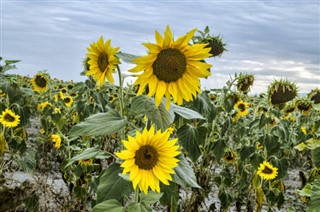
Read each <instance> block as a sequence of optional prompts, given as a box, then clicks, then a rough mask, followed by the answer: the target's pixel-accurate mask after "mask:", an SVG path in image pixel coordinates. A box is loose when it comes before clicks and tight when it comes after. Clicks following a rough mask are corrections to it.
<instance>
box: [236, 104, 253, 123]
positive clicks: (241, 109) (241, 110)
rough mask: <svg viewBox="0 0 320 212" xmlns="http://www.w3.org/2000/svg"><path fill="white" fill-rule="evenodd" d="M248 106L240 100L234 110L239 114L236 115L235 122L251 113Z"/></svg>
mask: <svg viewBox="0 0 320 212" xmlns="http://www.w3.org/2000/svg"><path fill="white" fill-rule="evenodd" d="M248 107H249V106H248V104H247V103H245V102H243V101H242V100H239V101H238V102H237V103H236V104H235V105H234V106H233V108H234V109H235V110H237V113H236V114H235V115H234V117H233V121H234V122H235V121H237V120H238V119H239V118H240V117H242V116H245V115H247V114H248V113H249V111H248V109H247V108H248Z"/></svg>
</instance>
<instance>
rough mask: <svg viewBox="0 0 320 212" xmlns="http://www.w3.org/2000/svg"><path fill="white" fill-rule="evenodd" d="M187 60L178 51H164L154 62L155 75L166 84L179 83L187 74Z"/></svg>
mask: <svg viewBox="0 0 320 212" xmlns="http://www.w3.org/2000/svg"><path fill="white" fill-rule="evenodd" d="M186 66H187V60H186V57H185V56H184V54H183V53H182V52H181V51H179V50H178V49H171V48H169V49H164V50H162V51H161V52H160V53H159V54H158V57H157V59H156V60H155V61H154V62H153V64H152V68H153V73H154V74H155V75H156V76H157V78H158V79H159V80H163V81H165V82H173V81H177V80H178V79H179V78H180V77H181V76H182V75H183V73H184V72H185V70H186Z"/></svg>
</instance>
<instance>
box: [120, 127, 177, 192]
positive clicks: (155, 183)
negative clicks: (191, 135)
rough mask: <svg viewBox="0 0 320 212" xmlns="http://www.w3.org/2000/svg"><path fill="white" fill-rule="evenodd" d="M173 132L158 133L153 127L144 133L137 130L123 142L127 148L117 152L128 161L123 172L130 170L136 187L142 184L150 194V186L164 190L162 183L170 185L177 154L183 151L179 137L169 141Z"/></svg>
mask: <svg viewBox="0 0 320 212" xmlns="http://www.w3.org/2000/svg"><path fill="white" fill-rule="evenodd" d="M171 132H172V131H171V130H166V131H164V132H161V130H158V131H157V132H156V133H155V130H154V127H153V126H151V128H150V130H147V129H146V128H145V129H144V130H143V132H142V133H140V132H138V131H137V132H136V137H135V138H134V137H131V136H128V141H125V140H123V141H122V143H123V145H124V147H125V150H122V151H121V152H117V153H116V155H117V156H118V157H119V158H121V159H122V160H124V162H123V163H122V164H121V167H123V168H124V169H123V174H126V173H128V172H129V173H130V180H132V184H133V187H134V189H136V187H137V185H138V186H139V188H140V190H141V191H143V192H144V193H148V189H149V187H150V188H151V189H152V190H153V191H156V192H160V182H162V183H163V184H165V185H169V181H170V180H172V177H171V174H175V172H174V170H173V169H174V168H175V167H176V166H178V162H179V160H178V159H177V158H175V157H176V156H177V155H179V154H180V152H179V151H178V148H179V146H178V145H175V144H176V143H177V140H178V139H172V140H169V137H170V134H171Z"/></svg>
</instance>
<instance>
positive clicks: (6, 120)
mask: <svg viewBox="0 0 320 212" xmlns="http://www.w3.org/2000/svg"><path fill="white" fill-rule="evenodd" d="M0 123H1V124H2V125H3V126H5V127H8V128H13V127H16V126H18V125H19V123H20V116H19V115H16V114H15V113H14V112H13V111H12V110H10V109H6V110H5V111H3V112H2V114H1V115H0Z"/></svg>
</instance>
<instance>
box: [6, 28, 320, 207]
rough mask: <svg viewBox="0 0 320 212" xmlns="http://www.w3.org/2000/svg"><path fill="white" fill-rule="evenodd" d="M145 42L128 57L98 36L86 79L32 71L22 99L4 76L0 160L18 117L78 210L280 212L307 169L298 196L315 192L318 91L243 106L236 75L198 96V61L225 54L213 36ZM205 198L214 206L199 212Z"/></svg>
mask: <svg viewBox="0 0 320 212" xmlns="http://www.w3.org/2000/svg"><path fill="white" fill-rule="evenodd" d="M197 32H198V33H199V34H196V33H197ZM155 40H156V42H155V43H143V45H144V46H145V47H146V49H147V52H148V54H147V55H146V56H141V57H138V56H136V55H131V54H127V53H123V52H121V51H120V48H114V47H112V46H111V41H110V40H107V41H105V40H104V38H103V37H102V36H101V37H100V38H99V39H98V41H97V42H93V43H91V44H90V46H89V48H88V49H87V50H88V52H87V54H86V58H85V60H84V71H83V72H82V73H83V74H85V75H87V76H89V79H87V80H86V81H85V82H78V83H74V82H72V81H70V82H63V81H60V80H58V79H51V78H50V76H49V74H48V73H47V72H45V71H44V72H39V73H37V74H36V75H35V76H34V77H33V78H32V79H30V78H26V79H22V80H21V81H19V82H20V83H21V85H19V86H18V87H19V89H20V90H21V92H20V90H19V92H20V93H21V96H24V98H23V101H18V102H17V101H16V99H17V98H15V95H14V94H13V93H19V92H17V90H16V91H14V89H16V87H17V86H16V84H14V80H11V79H15V76H9V75H4V76H5V80H4V81H3V82H0V89H1V90H0V99H1V101H0V112H1V115H0V124H1V126H2V128H0V130H1V131H0V154H1V156H2V155H3V154H5V153H6V152H8V150H10V151H11V149H12V148H14V144H15V141H14V139H12V138H16V137H17V135H20V134H22V133H21V130H17V129H20V128H22V129H24V128H25V127H26V126H27V125H28V124H29V123H30V122H29V121H30V120H29V119H30V115H29V116H27V115H26V114H31V115H32V116H33V118H35V117H36V118H38V119H39V135H38V145H39V146H40V145H42V146H41V147H43V148H39V150H40V149H42V150H45V151H47V152H45V153H44V154H45V155H48V154H50V155H51V156H53V157H55V158H56V160H57V161H58V162H59V163H60V164H61V166H60V168H61V172H62V173H63V177H64V180H65V182H66V183H67V184H68V187H69V188H70V192H71V193H72V195H73V196H74V197H75V198H78V200H79V205H80V206H79V210H80V208H81V207H86V206H88V202H90V203H91V205H90V204H89V205H90V206H91V207H92V208H93V211H95V210H96V211H99V210H109V209H111V208H113V209H114V210H119V211H125V210H128V211H136V210H138V209H137V208H139V209H140V210H142V211H151V210H152V207H153V206H154V203H155V202H157V201H159V202H160V203H161V205H162V206H159V205H158V207H167V208H168V209H169V210H170V211H178V210H185V211H191V210H209V209H211V210H214V208H216V207H217V205H219V206H220V208H221V210H228V208H230V207H236V208H237V210H238V211H239V210H245V208H246V209H247V210H248V211H252V210H254V209H256V210H262V209H266V208H267V207H268V208H269V209H270V210H271V208H272V207H275V206H277V207H279V208H280V207H282V206H283V205H284V203H285V198H284V196H285V195H286V194H287V193H286V191H285V189H284V187H285V186H284V185H285V180H286V178H287V173H288V170H289V169H291V168H294V167H301V168H305V167H306V166H307V169H306V171H305V174H306V175H308V174H309V176H308V179H307V180H306V182H305V184H304V185H303V186H307V187H308V186H313V185H314V184H315V182H316V180H317V179H318V178H319V167H320V164H319V163H320V162H319V158H318V157H317V156H318V155H319V152H320V147H319V143H318V141H319V137H320V117H319V103H320V101H319V96H320V90H319V89H314V90H312V91H311V92H310V93H309V94H308V96H307V97H305V98H301V97H298V90H297V86H296V85H295V84H294V83H292V82H289V81H287V80H280V81H277V80H275V81H274V82H273V83H271V84H270V86H269V88H268V92H267V93H266V94H261V95H260V96H249V95H248V93H249V92H250V90H251V88H252V85H253V84H254V79H255V77H254V75H253V74H247V73H240V74H239V75H235V78H234V79H232V80H230V81H228V82H227V85H226V86H225V87H223V88H222V89H211V90H208V91H201V83H200V79H201V78H207V77H208V76H210V74H211V73H210V68H211V66H212V65H211V64H209V63H207V62H206V60H207V59H209V58H211V57H216V56H221V55H222V53H223V52H224V51H226V48H225V46H226V44H224V43H223V42H222V39H221V37H220V36H213V35H210V34H209V28H206V29H205V30H204V31H203V32H202V31H197V30H196V29H193V30H191V31H189V32H188V33H186V34H185V35H183V36H180V37H178V38H177V39H174V37H173V34H172V31H171V29H170V27H169V26H167V28H166V30H165V32H164V34H163V35H161V34H160V33H159V32H158V31H156V32H155ZM122 61H123V62H129V63H134V64H135V67H133V68H132V69H130V70H128V72H129V73H130V74H131V75H132V76H134V77H135V78H136V80H135V82H134V85H127V86H124V85H123V81H124V78H125V76H124V75H123V72H121V70H120V64H121V62H122ZM9 65H10V64H9ZM115 73H117V74H118V80H119V83H118V85H115V80H114V74H115ZM0 74H1V73H0ZM26 82H27V83H26ZM8 84H10V86H9V87H10V89H11V90H10V89H9V87H8V86H7V85H8ZM31 86H32V87H31ZM21 96H19V98H20V97H21ZM17 105H20V106H17ZM23 105H27V107H23ZM19 133H20V134H19ZM22 137H23V136H22ZM8 144H9V146H8ZM20 145H22V142H21V139H20ZM303 145H304V146H303ZM297 146H298V147H297ZM26 148H27V147H26ZM311 151H312V154H311ZM1 156H0V157H1ZM1 160H3V158H2V157H1ZM215 188H218V189H215ZM181 190H183V191H184V192H182V193H185V194H186V195H185V196H183V195H181V193H180V191H181ZM106 191H107V192H106ZM215 192H217V194H218V195H217V196H218V199H219V200H217V201H219V202H217V201H216V202H212V203H211V204H210V205H209V206H208V205H206V204H205V203H206V199H208V198H209V199H210V198H211V197H212V196H215V195H216V193H215ZM132 193H134V196H133V198H130V197H131V196H132ZM300 193H301V194H302V193H303V192H300ZM303 194H305V193H303ZM308 195H309V196H307V197H306V201H305V202H306V203H308V204H309V203H310V205H312V204H313V201H314V199H315V197H314V196H312V195H313V194H308ZM308 198H309V199H308ZM252 199H254V200H255V202H254V201H252ZM306 203H301V205H299V204H297V205H295V207H298V209H305V208H306V207H307V204H306ZM292 204H293V203H292ZM295 204H296V203H295ZM303 204H305V205H303ZM81 205H82V206H81ZM233 205H235V206H233ZM286 209H288V208H286Z"/></svg>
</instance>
